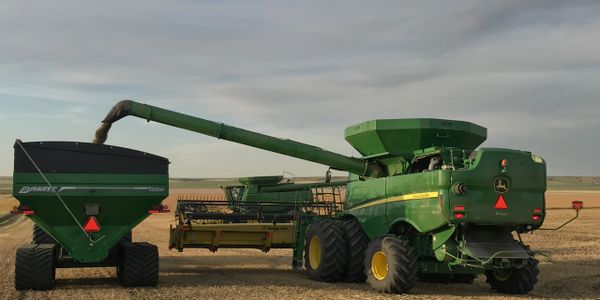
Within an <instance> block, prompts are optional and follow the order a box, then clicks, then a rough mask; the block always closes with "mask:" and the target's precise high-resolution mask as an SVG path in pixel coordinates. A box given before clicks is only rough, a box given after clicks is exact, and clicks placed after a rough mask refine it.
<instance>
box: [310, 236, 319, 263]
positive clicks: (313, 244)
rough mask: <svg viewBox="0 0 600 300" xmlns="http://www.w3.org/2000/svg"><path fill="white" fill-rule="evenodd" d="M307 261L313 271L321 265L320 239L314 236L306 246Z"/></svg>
mask: <svg viewBox="0 0 600 300" xmlns="http://www.w3.org/2000/svg"><path fill="white" fill-rule="evenodd" d="M308 260H309V262H310V266H311V267H312V268H313V270H316V269H317V268H318V267H319V265H320V264H321V239H319V237H318V236H316V235H314V236H313V237H312V238H311V239H310V243H309V244H308Z"/></svg>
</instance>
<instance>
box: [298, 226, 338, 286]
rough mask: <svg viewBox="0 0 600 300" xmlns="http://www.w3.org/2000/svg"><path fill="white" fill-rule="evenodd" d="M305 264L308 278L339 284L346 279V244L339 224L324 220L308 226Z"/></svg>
mask: <svg viewBox="0 0 600 300" xmlns="http://www.w3.org/2000/svg"><path fill="white" fill-rule="evenodd" d="M304 264H305V267H306V274H307V275H308V278H310V279H312V280H316V281H324V282H337V281H341V280H343V279H344V266H345V264H346V242H345V240H344V231H343V230H342V228H341V227H340V226H339V225H338V223H337V222H335V221H332V220H322V221H319V222H317V223H314V224H311V225H309V226H308V232H307V234H306V245H305V248H304Z"/></svg>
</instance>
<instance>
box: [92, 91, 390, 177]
mask: <svg viewBox="0 0 600 300" xmlns="http://www.w3.org/2000/svg"><path fill="white" fill-rule="evenodd" d="M128 115H131V116H136V117H139V118H142V119H146V120H148V121H155V122H158V123H162V124H166V125H170V126H174V127H178V128H183V129H187V130H191V131H194V132H198V133H201V134H205V135H209V136H212V137H216V138H218V139H223V140H228V141H231V142H235V143H240V144H244V145H248V146H251V147H255V148H260V149H264V150H267V151H271V152H275V153H279V154H283V155H287V156H292V157H296V158H299V159H303V160H308V161H312V162H315V163H319V164H323V165H326V166H330V167H332V168H334V169H337V170H343V171H348V172H351V173H355V174H359V175H363V176H367V177H380V176H383V175H384V172H383V171H382V169H381V167H380V166H379V165H377V164H375V163H370V162H369V161H367V160H364V159H360V158H354V157H348V156H344V155H341V154H337V153H334V152H330V151H327V150H323V149H321V148H319V147H316V146H312V145H308V144H304V143H300V142H297V141H293V140H289V139H281V138H276V137H272V136H268V135H265V134H261V133H257V132H253V131H249V130H245V129H241V128H237V127H234V126H230V125H226V124H223V123H218V122H213V121H209V120H205V119H202V118H198V117H194V116H190V115H186V114H182V113H178V112H174V111H170V110H166V109H162V108H159V107H155V106H151V105H148V104H143V103H139V102H135V101H132V100H123V101H120V102H119V103H117V104H116V105H115V106H114V107H113V108H112V110H111V111H110V112H109V113H108V115H107V116H106V118H104V120H103V121H102V123H103V124H102V126H101V127H100V128H99V129H98V130H97V131H96V138H95V139H94V143H98V144H102V143H104V141H106V138H107V136H108V131H109V130H110V127H111V125H112V123H114V122H116V121H118V120H119V119H121V118H123V117H125V116H128Z"/></svg>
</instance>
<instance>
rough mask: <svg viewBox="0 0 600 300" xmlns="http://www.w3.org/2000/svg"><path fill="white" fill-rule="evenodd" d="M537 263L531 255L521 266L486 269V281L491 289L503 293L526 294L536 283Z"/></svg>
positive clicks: (538, 271) (538, 272)
mask: <svg viewBox="0 0 600 300" xmlns="http://www.w3.org/2000/svg"><path fill="white" fill-rule="evenodd" d="M538 264H539V262H538V260H537V259H535V258H533V257H531V258H529V259H528V260H527V264H525V265H524V266H523V267H521V268H511V269H509V270H498V271H486V272H485V276H486V277H487V281H486V282H487V283H489V284H490V286H491V287H492V290H496V291H497V292H500V293H503V294H527V293H529V292H530V291H531V290H533V287H534V286H535V284H536V283H537V276H538V274H540V270H539V269H538Z"/></svg>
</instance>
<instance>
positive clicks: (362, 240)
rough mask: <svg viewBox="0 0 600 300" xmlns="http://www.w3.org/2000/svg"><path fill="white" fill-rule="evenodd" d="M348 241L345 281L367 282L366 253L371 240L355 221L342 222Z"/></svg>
mask: <svg viewBox="0 0 600 300" xmlns="http://www.w3.org/2000/svg"><path fill="white" fill-rule="evenodd" d="M340 225H341V226H342V229H343V230H344V240H345V241H346V269H345V273H346V274H345V277H344V281H346V282H365V280H367V276H365V265H364V261H365V251H366V250H367V247H368V246H369V238H368V237H367V235H366V234H365V232H364V231H363V229H362V226H361V225H360V223H359V222H358V221H357V220H355V219H350V220H344V221H342V222H340Z"/></svg>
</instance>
